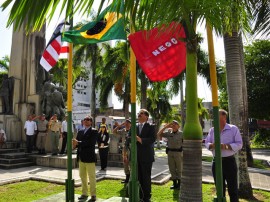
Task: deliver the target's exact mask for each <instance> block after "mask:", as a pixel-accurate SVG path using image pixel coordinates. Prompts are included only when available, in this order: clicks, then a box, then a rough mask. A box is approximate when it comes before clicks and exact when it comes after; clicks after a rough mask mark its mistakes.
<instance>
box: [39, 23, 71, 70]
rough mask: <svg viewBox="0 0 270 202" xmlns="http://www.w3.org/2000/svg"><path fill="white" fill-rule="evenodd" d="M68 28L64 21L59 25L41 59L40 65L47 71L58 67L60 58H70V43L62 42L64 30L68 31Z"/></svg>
mask: <svg viewBox="0 0 270 202" xmlns="http://www.w3.org/2000/svg"><path fill="white" fill-rule="evenodd" d="M68 28H69V25H67V23H65V22H64V21H63V22H61V23H60V24H59V25H57V27H56V29H55V30H54V32H53V35H52V37H51V39H50V41H49V43H48V44H47V46H46V48H45V50H44V52H43V54H42V57H41V59H40V64H41V66H42V67H43V68H44V69H45V70H46V71H50V69H51V68H53V66H55V65H56V63H57V61H58V60H59V59H60V58H61V59H67V58H68V53H69V46H68V43H67V42H64V41H62V33H63V31H64V30H65V31H66V30H68Z"/></svg>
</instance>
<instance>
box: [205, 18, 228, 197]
mask: <svg viewBox="0 0 270 202" xmlns="http://www.w3.org/2000/svg"><path fill="white" fill-rule="evenodd" d="M206 29H207V40H208V53H209V66H210V79H211V87H212V105H213V115H214V137H215V170H216V190H217V198H215V199H214V201H215V202H223V201H226V198H225V197H223V182H222V181H223V179H222V161H221V148H220V131H219V109H218V105H219V104H218V88H217V73H216V62H215V50H214V42H213V33H212V28H211V26H210V25H209V24H208V23H207V27H206Z"/></svg>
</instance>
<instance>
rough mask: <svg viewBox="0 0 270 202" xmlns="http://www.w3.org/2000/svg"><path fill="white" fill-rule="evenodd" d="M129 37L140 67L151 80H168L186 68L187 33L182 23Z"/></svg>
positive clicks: (174, 23) (140, 32)
mask: <svg viewBox="0 0 270 202" xmlns="http://www.w3.org/2000/svg"><path fill="white" fill-rule="evenodd" d="M128 38H129V41H130V44H131V47H132V49H133V51H134V54H135V56H136V59H137V61H138V63H139V65H140V67H141V68H142V70H143V72H144V73H145V74H146V76H147V77H148V78H149V79H150V80H151V81H165V80H168V79H170V78H173V77H176V76H177V75H179V74H180V73H181V72H182V71H183V70H184V69H185V68H186V43H185V42H184V39H185V38H186V35H185V31H184V28H183V26H182V25H181V24H180V23H177V22H172V23H171V24H170V25H169V26H167V27H163V28H161V29H159V28H154V29H152V30H149V31H145V30H144V31H139V32H136V33H134V34H131V35H129V37H128Z"/></svg>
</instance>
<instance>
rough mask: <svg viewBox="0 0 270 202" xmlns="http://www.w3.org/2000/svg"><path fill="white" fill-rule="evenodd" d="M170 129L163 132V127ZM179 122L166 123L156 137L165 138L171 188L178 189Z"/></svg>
mask: <svg viewBox="0 0 270 202" xmlns="http://www.w3.org/2000/svg"><path fill="white" fill-rule="evenodd" d="M169 128H170V129H171V130H169V131H168V132H164V131H165V129H169ZM179 128H180V126H179V123H178V122H177V121H175V120H174V121H173V122H172V123H169V124H167V125H166V126H165V127H164V128H162V129H161V130H160V131H159V132H158V134H157V135H158V139H161V138H162V137H165V138H167V140H168V146H167V148H166V154H167V155H168V165H169V170H170V173H171V176H172V177H171V179H172V181H173V185H172V186H171V187H170V188H171V189H179V188H180V181H181V176H182V163H183V153H182V151H183V148H182V145H183V133H182V131H179Z"/></svg>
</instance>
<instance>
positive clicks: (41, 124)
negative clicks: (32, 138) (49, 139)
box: [35, 114, 48, 154]
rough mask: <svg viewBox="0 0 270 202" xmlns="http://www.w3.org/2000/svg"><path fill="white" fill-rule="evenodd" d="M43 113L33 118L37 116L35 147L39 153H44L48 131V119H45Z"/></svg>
mask: <svg viewBox="0 0 270 202" xmlns="http://www.w3.org/2000/svg"><path fill="white" fill-rule="evenodd" d="M45 117H46V116H45V114H42V115H41V116H37V117H36V118H35V119H37V118H39V119H38V120H37V121H36V123H37V130H38V134H37V148H38V153H39V154H46V152H45V144H46V136H47V133H48V121H47V120H46V119H45Z"/></svg>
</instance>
